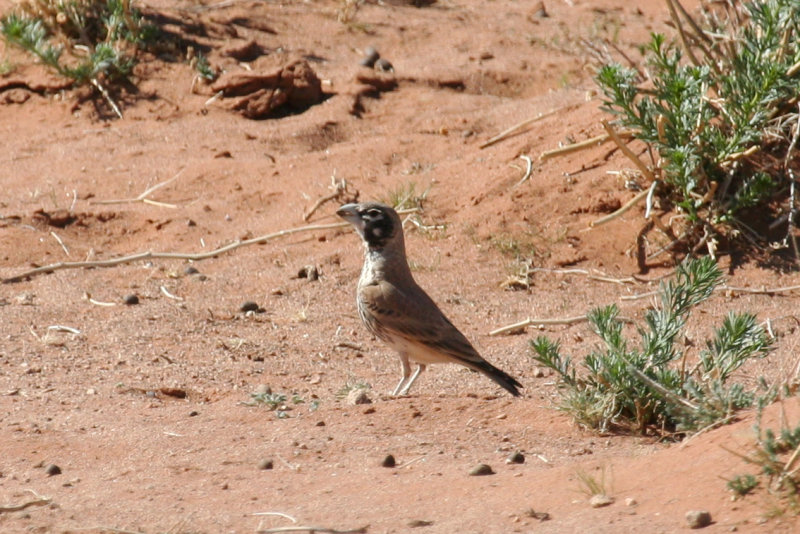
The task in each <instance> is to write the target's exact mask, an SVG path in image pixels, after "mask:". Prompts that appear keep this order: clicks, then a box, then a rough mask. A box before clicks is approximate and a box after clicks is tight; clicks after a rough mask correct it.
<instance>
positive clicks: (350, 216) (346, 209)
mask: <svg viewBox="0 0 800 534" xmlns="http://www.w3.org/2000/svg"><path fill="white" fill-rule="evenodd" d="M336 215H338V216H339V217H341V218H342V219H344V220H345V221H347V222H349V223H350V224H352V225H355V226H358V223H359V222H360V221H361V217H359V216H358V205H357V204H345V205H344V206H342V207H341V208H339V209H338V210H336Z"/></svg>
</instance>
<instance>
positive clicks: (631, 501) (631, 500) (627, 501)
mask: <svg viewBox="0 0 800 534" xmlns="http://www.w3.org/2000/svg"><path fill="white" fill-rule="evenodd" d="M637 504H639V502H638V501H637V500H636V499H634V498H633V497H628V498H627V499H625V506H636V505H637Z"/></svg>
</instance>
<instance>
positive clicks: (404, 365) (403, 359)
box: [392, 354, 416, 397]
mask: <svg viewBox="0 0 800 534" xmlns="http://www.w3.org/2000/svg"><path fill="white" fill-rule="evenodd" d="M399 356H400V369H401V371H402V373H403V377H402V378H401V379H400V382H398V383H397V386H395V388H394V391H392V395H393V396H395V397H396V396H397V395H405V393H400V389H401V388H402V387H403V383H404V382H405V381H406V380H408V377H409V376H411V366H410V365H409V364H408V356H406V355H405V354H400V355H399ZM415 376H416V375H415ZM407 389H408V388H406V391H407Z"/></svg>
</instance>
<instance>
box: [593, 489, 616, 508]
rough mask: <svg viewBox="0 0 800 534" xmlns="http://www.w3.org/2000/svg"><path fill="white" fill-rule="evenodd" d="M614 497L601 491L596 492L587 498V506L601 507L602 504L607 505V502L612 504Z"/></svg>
mask: <svg viewBox="0 0 800 534" xmlns="http://www.w3.org/2000/svg"><path fill="white" fill-rule="evenodd" d="M613 502H614V497H609V496H608V495H603V494H602V493H597V494H595V495H592V498H591V499H589V506H591V507H592V508H602V507H604V506H608V505H609V504H613Z"/></svg>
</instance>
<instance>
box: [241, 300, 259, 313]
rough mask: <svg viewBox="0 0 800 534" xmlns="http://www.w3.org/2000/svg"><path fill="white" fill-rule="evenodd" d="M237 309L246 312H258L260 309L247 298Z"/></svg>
mask: <svg viewBox="0 0 800 534" xmlns="http://www.w3.org/2000/svg"><path fill="white" fill-rule="evenodd" d="M239 310H240V311H243V312H245V313H247V312H258V311H259V310H261V308H260V307H259V305H258V304H256V303H255V302H253V301H252V300H248V301H247V302H245V303H244V304H242V305H241V306H240V307H239Z"/></svg>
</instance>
